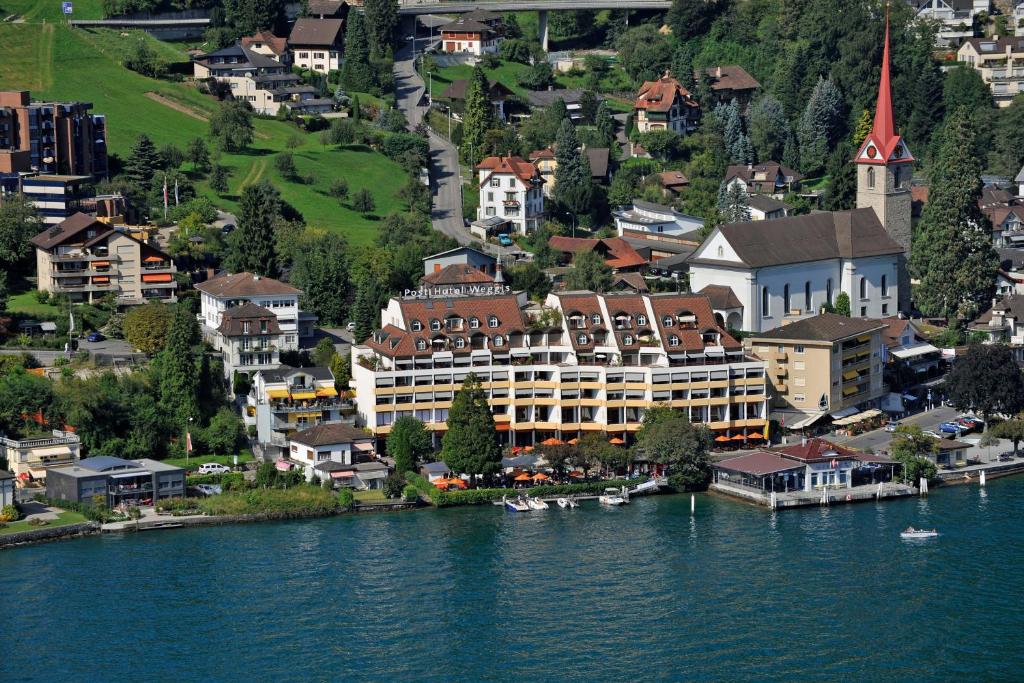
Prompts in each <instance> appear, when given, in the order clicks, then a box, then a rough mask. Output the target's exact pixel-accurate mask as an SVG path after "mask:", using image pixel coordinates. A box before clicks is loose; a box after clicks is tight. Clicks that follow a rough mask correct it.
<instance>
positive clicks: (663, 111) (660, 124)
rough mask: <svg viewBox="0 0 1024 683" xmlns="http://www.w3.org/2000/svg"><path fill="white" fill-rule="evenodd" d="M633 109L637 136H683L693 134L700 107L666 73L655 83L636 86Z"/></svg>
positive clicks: (687, 92)
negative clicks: (659, 133)
mask: <svg viewBox="0 0 1024 683" xmlns="http://www.w3.org/2000/svg"><path fill="white" fill-rule="evenodd" d="M633 108H634V111H635V112H636V127H637V129H639V131H640V132H641V133H650V132H651V131H655V130H670V131H672V132H673V133H679V134H680V135H683V134H686V133H690V132H692V131H694V130H696V128H697V121H698V119H699V118H700V105H699V104H697V101H696V100H695V99H693V96H692V95H691V94H690V91H689V90H687V89H686V88H684V87H683V85H682V84H681V83H680V82H679V81H678V80H677V79H675V78H673V77H672V74H671V73H669V72H668V71H666V72H665V75H664V76H662V77H661V78H659V79H658V80H656V81H645V82H644V84H643V85H641V86H640V90H639V92H637V96H636V103H635V104H634V107H633Z"/></svg>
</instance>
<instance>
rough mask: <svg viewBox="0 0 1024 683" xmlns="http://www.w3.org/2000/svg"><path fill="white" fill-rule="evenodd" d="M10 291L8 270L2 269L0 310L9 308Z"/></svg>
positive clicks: (0, 274)
mask: <svg viewBox="0 0 1024 683" xmlns="http://www.w3.org/2000/svg"><path fill="white" fill-rule="evenodd" d="M9 295H10V292H9V291H8V289H7V272H6V271H2V270H0V312H2V311H6V310H7V300H8V297H9Z"/></svg>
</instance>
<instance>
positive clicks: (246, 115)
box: [210, 100, 253, 152]
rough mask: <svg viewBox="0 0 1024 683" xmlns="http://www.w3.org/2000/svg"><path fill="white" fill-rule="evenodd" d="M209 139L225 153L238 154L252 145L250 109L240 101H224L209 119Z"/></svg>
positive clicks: (245, 103)
mask: <svg viewBox="0 0 1024 683" xmlns="http://www.w3.org/2000/svg"><path fill="white" fill-rule="evenodd" d="M210 137H211V138H213V139H214V140H215V141H216V142H217V145H218V146H219V147H220V148H221V149H222V150H224V151H225V152H240V151H241V150H243V149H245V148H246V147H248V146H249V145H250V144H252V139H253V127H252V109H251V108H250V107H249V104H248V103H247V102H243V101H242V100H224V101H223V102H221V103H220V106H219V107H217V111H215V112H214V113H213V116H212V117H210Z"/></svg>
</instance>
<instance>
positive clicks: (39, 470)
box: [28, 467, 46, 479]
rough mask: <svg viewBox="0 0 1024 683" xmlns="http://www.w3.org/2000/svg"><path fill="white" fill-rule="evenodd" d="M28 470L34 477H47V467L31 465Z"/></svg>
mask: <svg viewBox="0 0 1024 683" xmlns="http://www.w3.org/2000/svg"><path fill="white" fill-rule="evenodd" d="M28 472H29V474H31V475H32V478H33V479H46V468H45V467H30V468H28Z"/></svg>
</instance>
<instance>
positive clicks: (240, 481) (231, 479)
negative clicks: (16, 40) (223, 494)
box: [220, 472, 249, 491]
mask: <svg viewBox="0 0 1024 683" xmlns="http://www.w3.org/2000/svg"><path fill="white" fill-rule="evenodd" d="M220 488H221V490H222V491H241V490H243V489H247V488H249V484H248V482H246V481H245V476H244V475H243V474H242V473H241V472H228V473H226V474H222V475H221V476H220Z"/></svg>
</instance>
